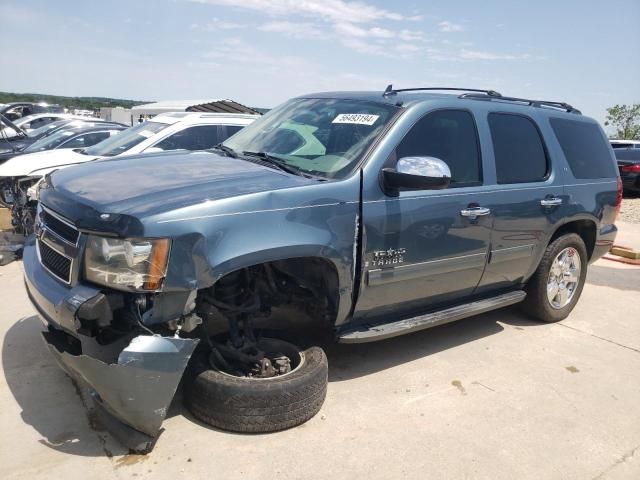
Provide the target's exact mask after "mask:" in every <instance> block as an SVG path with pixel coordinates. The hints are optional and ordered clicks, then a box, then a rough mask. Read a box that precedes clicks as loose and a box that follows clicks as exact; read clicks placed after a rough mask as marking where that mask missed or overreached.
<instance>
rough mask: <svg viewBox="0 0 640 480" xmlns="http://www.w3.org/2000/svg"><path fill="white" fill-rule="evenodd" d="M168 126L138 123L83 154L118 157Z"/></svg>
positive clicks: (165, 124) (164, 124) (154, 123)
mask: <svg viewBox="0 0 640 480" xmlns="http://www.w3.org/2000/svg"><path fill="white" fill-rule="evenodd" d="M168 126H169V124H168V123H159V122H144V123H140V124H139V125H136V126H135V127H131V128H127V129H126V130H123V131H122V132H121V133H119V134H118V135H116V136H114V137H110V138H107V139H106V140H103V141H102V142H100V143H96V144H95V145H94V146H92V147H89V148H85V149H84V152H83V153H85V154H87V155H95V156H98V157H113V156H115V155H120V154H121V153H124V152H126V151H127V150H129V149H130V148H133V147H135V146H136V145H137V144H139V143H140V142H142V141H143V140H146V139H147V138H149V137H151V136H152V135H155V134H156V133H158V132H159V131H160V130H163V129H165V128H167V127H168Z"/></svg>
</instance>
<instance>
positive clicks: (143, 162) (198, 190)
mask: <svg viewBox="0 0 640 480" xmlns="http://www.w3.org/2000/svg"><path fill="white" fill-rule="evenodd" d="M315 182H316V181H315V180H312V179H308V178H305V177H298V176H295V175H291V174H288V173H285V172H281V171H278V170H275V169H273V168H270V167H265V166H262V165H259V164H255V163H252V162H249V161H246V160H242V159H239V158H230V157H225V156H222V155H218V154H216V153H213V152H205V151H201V152H185V151H175V152H166V153H159V154H145V155H137V156H129V157H117V158H113V159H103V160H99V161H96V162H91V163H88V164H85V165H78V166H76V167H74V168H68V169H64V170H60V171H56V172H53V173H52V174H51V176H50V177H49V180H48V183H49V185H50V187H52V189H53V190H54V191H55V193H56V195H55V196H57V195H60V196H62V197H66V198H67V199H68V200H69V202H70V203H77V204H83V205H86V206H87V207H89V208H91V209H92V210H94V211H95V212H102V213H117V214H125V215H131V216H135V217H138V218H142V217H144V216H148V215H152V214H157V213H162V212H166V211H170V210H174V209H177V208H182V207H186V206H190V205H195V204H198V203H202V202H205V201H214V200H220V199H223V198H229V197H234V196H238V195H246V194H250V193H257V192H263V191H269V190H278V189H282V188H288V187H293V186H298V185H306V184H309V183H315ZM65 203H67V202H65Z"/></svg>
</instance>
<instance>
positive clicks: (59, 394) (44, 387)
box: [2, 316, 127, 457]
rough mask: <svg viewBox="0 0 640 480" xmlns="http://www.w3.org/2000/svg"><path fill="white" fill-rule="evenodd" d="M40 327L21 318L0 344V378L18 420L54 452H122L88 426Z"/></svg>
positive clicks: (33, 319)
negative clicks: (0, 371)
mask: <svg viewBox="0 0 640 480" xmlns="http://www.w3.org/2000/svg"><path fill="white" fill-rule="evenodd" d="M42 330H43V327H42V322H41V321H40V320H39V319H38V317H36V316H33V317H28V318H23V319H21V320H19V321H18V322H16V323H15V324H13V325H12V326H11V328H9V330H8V331H7V332H6V333H5V337H4V342H3V345H2V366H3V371H4V375H5V380H6V382H7V385H8V386H9V390H10V391H11V394H12V395H13V397H14V398H15V399H16V402H17V403H18V405H19V407H20V409H21V410H22V412H21V414H20V415H21V417H22V420H23V421H24V422H25V423H26V424H28V425H30V426H31V427H33V428H34V429H35V430H36V431H37V432H38V434H39V435H41V436H42V439H40V440H39V441H40V443H42V444H43V445H46V446H48V447H49V448H52V449H54V450H57V451H59V452H63V453H68V454H72V455H79V456H87V457H94V456H96V457H97V456H104V455H105V454H106V455H108V456H111V455H121V454H124V453H127V452H126V451H125V450H124V449H122V451H114V449H113V448H112V447H111V445H110V448H111V450H107V449H106V447H105V443H104V442H105V439H106V434H103V433H102V432H98V431H95V430H92V427H93V425H92V423H93V421H92V418H91V417H90V416H89V415H88V412H87V410H86V409H85V408H84V405H83V404H82V400H81V399H80V396H79V395H78V392H77V391H76V390H74V384H73V383H72V382H71V379H70V378H69V377H67V375H66V374H65V373H64V372H63V371H62V369H60V368H59V367H58V365H57V363H56V362H55V360H54V359H53V357H52V356H51V354H50V353H49V351H48V350H47V348H46V346H45V345H44V342H43V341H42V339H41V337H40V332H41V331H42ZM111 443H112V442H111Z"/></svg>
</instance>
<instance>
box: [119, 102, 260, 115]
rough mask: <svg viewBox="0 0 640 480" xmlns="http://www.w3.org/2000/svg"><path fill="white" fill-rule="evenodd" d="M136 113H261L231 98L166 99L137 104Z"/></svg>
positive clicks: (133, 108) (134, 111)
mask: <svg viewBox="0 0 640 480" xmlns="http://www.w3.org/2000/svg"><path fill="white" fill-rule="evenodd" d="M131 111H132V112H133V113H134V114H138V113H162V112H169V111H172V112H211V113H249V114H256V113H259V112H257V111H256V110H254V109H252V108H250V107H247V106H245V105H242V104H241V103H238V102H235V101H233V100H229V99H217V100H164V101H161V102H154V103H147V104H145V105H136V106H135V107H132V108H131Z"/></svg>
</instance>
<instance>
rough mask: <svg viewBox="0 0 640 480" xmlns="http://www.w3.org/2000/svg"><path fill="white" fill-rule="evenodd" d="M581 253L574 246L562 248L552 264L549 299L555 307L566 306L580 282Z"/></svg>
mask: <svg viewBox="0 0 640 480" xmlns="http://www.w3.org/2000/svg"><path fill="white" fill-rule="evenodd" d="M581 268H582V266H581V263H580V254H579V253H578V251H577V250H576V249H575V248H573V247H567V248H565V249H564V250H562V251H561V252H560V253H559V254H558V255H557V256H556V258H555V259H554V260H553V263H552V264H551V269H550V270H549V278H548V279H547V299H548V300H549V303H550V304H551V306H552V307H553V308H555V309H560V308H563V307H566V306H567V305H568V304H569V303H570V302H571V299H572V298H573V295H574V294H575V292H576V290H577V289H578V284H579V282H580V269H581Z"/></svg>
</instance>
